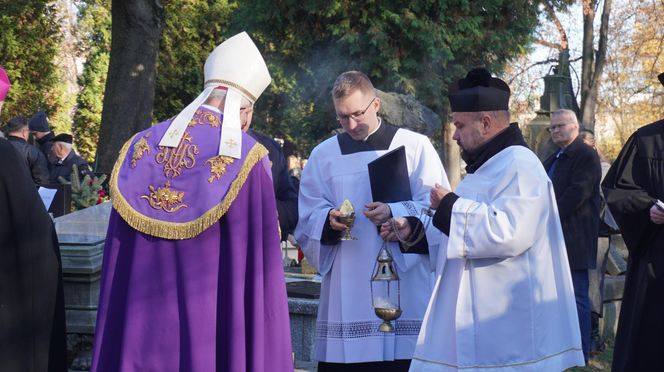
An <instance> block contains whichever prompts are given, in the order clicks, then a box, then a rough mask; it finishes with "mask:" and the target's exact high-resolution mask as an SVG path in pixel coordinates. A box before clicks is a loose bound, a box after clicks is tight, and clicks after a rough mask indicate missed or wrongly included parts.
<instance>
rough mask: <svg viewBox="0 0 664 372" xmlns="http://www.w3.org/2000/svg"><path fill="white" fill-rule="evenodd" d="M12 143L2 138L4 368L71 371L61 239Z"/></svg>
mask: <svg viewBox="0 0 664 372" xmlns="http://www.w3.org/2000/svg"><path fill="white" fill-rule="evenodd" d="M7 142H8V141H5V140H3V139H0V159H2V161H3V165H2V167H0V206H1V207H0V335H1V336H0V337H2V341H0V371H3V372H4V371H33V372H36V371H45V372H46V371H48V372H65V371H67V355H66V353H67V339H66V335H65V305H64V292H63V287H62V271H61V265H60V248H59V246H58V238H57V236H56V234H55V228H54V226H53V222H52V221H51V218H50V217H49V215H48V214H47V213H46V209H45V208H44V203H43V202H42V200H41V199H40V198H39V194H38V193H37V189H36V188H35V187H34V186H33V182H32V177H31V175H30V172H29V170H28V167H27V166H26V165H25V164H22V163H23V157H22V156H21V155H19V154H18V153H17V151H15V149H14V146H12V145H10V144H9V143H7ZM35 150H37V149H35ZM37 152H39V150H37Z"/></svg>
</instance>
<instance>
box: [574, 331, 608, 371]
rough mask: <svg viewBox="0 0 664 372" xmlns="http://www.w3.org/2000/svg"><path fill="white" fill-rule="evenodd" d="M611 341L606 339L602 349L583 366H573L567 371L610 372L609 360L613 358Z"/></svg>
mask: <svg viewBox="0 0 664 372" xmlns="http://www.w3.org/2000/svg"><path fill="white" fill-rule="evenodd" d="M613 342H614V340H612V339H611V340H606V343H605V348H604V351H603V352H602V353H600V354H597V355H595V356H593V357H592V358H591V359H590V361H589V362H588V365H587V366H585V367H574V368H570V369H568V370H567V372H598V371H599V372H611V360H612V359H613Z"/></svg>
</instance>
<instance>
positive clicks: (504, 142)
mask: <svg viewBox="0 0 664 372" xmlns="http://www.w3.org/2000/svg"><path fill="white" fill-rule="evenodd" d="M515 145H516V146H524V147H528V145H527V144H526V141H525V140H524V139H523V135H522V134H521V130H520V129H519V125H518V124H517V123H511V124H510V125H509V126H508V127H507V128H505V130H503V131H502V132H500V133H498V134H497V135H496V136H495V137H493V138H492V139H490V140H489V142H487V143H485V144H484V145H482V146H480V148H479V149H477V152H475V153H474V154H468V153H466V152H461V158H463V160H464V161H465V162H466V172H468V173H475V171H476V170H478V169H479V168H480V167H481V166H482V165H483V164H484V163H486V162H487V161H488V160H489V159H491V158H492V157H493V156H494V155H496V154H497V153H499V152H501V151H502V150H504V149H506V148H507V147H510V146H515Z"/></svg>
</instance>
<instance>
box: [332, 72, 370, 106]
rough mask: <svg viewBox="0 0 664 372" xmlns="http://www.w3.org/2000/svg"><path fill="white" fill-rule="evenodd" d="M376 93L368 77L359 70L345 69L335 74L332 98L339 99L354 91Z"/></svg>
mask: <svg viewBox="0 0 664 372" xmlns="http://www.w3.org/2000/svg"><path fill="white" fill-rule="evenodd" d="M357 90H360V91H361V92H362V93H373V94H376V89H375V88H374V86H373V84H371V80H369V77H368V76H367V75H365V74H364V73H363V72H360V71H346V72H344V73H342V74H341V75H339V76H337V79H336V80H335V81H334V86H333V87H332V99H335V100H337V99H341V98H345V97H348V96H350V95H351V94H353V93H355V91H357Z"/></svg>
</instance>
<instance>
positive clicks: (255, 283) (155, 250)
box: [92, 158, 293, 372]
mask: <svg viewBox="0 0 664 372" xmlns="http://www.w3.org/2000/svg"><path fill="white" fill-rule="evenodd" d="M265 161H266V158H263V159H262V160H261V162H265ZM277 221H278V220H277V215H276V205H275V200H274V191H273V188H272V183H271V180H270V178H269V176H268V174H267V173H266V171H265V168H264V166H263V165H262V164H260V163H257V164H255V165H254V167H253V168H252V170H251V171H250V173H249V175H248V177H247V179H246V181H245V183H244V185H243V186H242V188H241V190H240V192H239V194H238V195H237V198H236V199H235V200H234V202H233V203H232V205H231V206H230V208H229V210H228V211H227V213H226V214H225V215H224V216H223V217H222V218H221V219H220V220H219V222H218V223H216V224H213V225H212V226H210V227H209V228H207V229H206V230H205V231H203V232H202V233H201V234H199V235H197V236H195V237H193V238H190V239H185V240H168V239H162V238H157V237H154V236H150V235H147V234H144V233H140V232H138V231H136V230H134V229H133V228H131V227H130V226H129V225H128V224H127V223H126V222H125V221H124V220H123V219H122V218H121V217H120V216H119V215H118V214H117V212H116V211H115V210H113V212H112V213H111V219H110V223H109V229H108V234H107V240H106V247H105V250H104V263H103V269H102V281H101V289H100V301H99V313H98V317H97V329H96V335H95V344H94V356H93V367H92V371H203V372H205V371H238V372H242V371H259V372H260V371H292V370H293V361H292V356H291V343H290V328H289V320H288V303H287V298H286V288H285V282H284V274H283V268H282V261H281V250H280V244H279V233H278V222H277Z"/></svg>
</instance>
